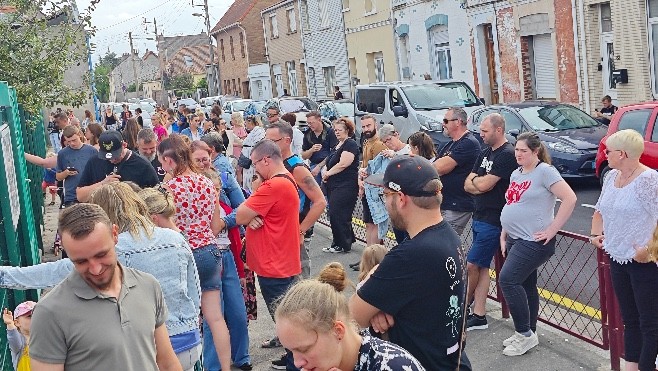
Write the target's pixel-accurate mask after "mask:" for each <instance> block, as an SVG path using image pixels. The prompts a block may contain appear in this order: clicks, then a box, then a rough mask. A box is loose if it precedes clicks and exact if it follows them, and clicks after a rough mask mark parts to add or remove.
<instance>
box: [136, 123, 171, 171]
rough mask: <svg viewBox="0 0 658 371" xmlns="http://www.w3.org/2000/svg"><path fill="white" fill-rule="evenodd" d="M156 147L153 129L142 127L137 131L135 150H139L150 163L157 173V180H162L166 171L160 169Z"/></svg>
mask: <svg viewBox="0 0 658 371" xmlns="http://www.w3.org/2000/svg"><path fill="white" fill-rule="evenodd" d="M157 149H158V138H157V137H156V136H155V132H154V131H153V129H142V130H140V131H139V133H137V151H139V154H140V156H142V157H144V158H145V159H147V160H148V161H149V162H150V163H151V166H153V169H154V170H155V172H156V174H158V181H159V182H162V179H164V176H165V174H166V173H165V172H164V170H162V164H160V160H158V153H157V151H156V150H157Z"/></svg>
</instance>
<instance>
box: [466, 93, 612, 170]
mask: <svg viewBox="0 0 658 371" xmlns="http://www.w3.org/2000/svg"><path fill="white" fill-rule="evenodd" d="M491 113H500V114H501V115H503V117H504V118H505V130H506V132H507V138H508V140H509V141H510V143H514V142H515V141H516V136H517V135H519V134H520V133H523V132H526V131H534V132H536V133H537V134H538V135H539V138H541V140H542V142H544V144H545V145H546V147H547V148H548V150H549V152H550V155H551V159H552V162H553V165H554V166H555V167H556V168H557V169H558V171H559V172H560V174H562V177H564V178H582V177H594V176H595V160H596V152H597V149H598V146H599V142H600V141H601V139H602V138H603V136H605V134H606V132H607V130H608V127H607V126H605V125H602V124H601V123H600V122H598V121H596V120H594V119H593V118H592V117H591V116H590V115H588V114H587V113H585V112H583V111H581V110H579V109H578V108H576V107H574V106H571V105H568V104H561V103H557V102H544V101H527V102H522V103H512V104H507V105H495V106H488V107H484V108H481V109H478V110H476V111H474V112H473V113H472V114H471V116H470V119H469V123H468V128H469V130H471V131H473V132H475V133H479V132H480V123H482V121H483V120H484V118H485V117H487V115H489V114H491Z"/></svg>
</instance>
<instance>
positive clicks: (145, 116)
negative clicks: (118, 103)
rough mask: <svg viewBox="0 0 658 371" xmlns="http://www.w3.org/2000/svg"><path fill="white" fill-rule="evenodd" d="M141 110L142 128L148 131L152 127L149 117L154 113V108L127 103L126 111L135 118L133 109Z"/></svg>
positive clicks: (141, 104)
mask: <svg viewBox="0 0 658 371" xmlns="http://www.w3.org/2000/svg"><path fill="white" fill-rule="evenodd" d="M138 107H139V108H141V109H142V121H143V122H144V127H145V128H147V129H150V128H152V127H153V123H152V122H151V116H152V115H153V113H155V108H154V107H153V106H152V105H151V104H150V103H146V102H145V103H129V104H128V109H129V110H130V112H132V114H133V116H135V108H138Z"/></svg>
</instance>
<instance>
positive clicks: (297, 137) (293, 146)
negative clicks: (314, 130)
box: [290, 126, 304, 157]
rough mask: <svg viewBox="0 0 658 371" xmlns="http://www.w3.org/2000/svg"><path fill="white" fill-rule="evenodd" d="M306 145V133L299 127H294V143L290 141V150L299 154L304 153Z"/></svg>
mask: <svg viewBox="0 0 658 371" xmlns="http://www.w3.org/2000/svg"><path fill="white" fill-rule="evenodd" d="M303 145H304V133H302V131H301V130H299V129H298V128H297V126H293V127H292V143H290V150H291V151H292V153H294V154H296V155H297V156H300V157H301V155H302V146H303Z"/></svg>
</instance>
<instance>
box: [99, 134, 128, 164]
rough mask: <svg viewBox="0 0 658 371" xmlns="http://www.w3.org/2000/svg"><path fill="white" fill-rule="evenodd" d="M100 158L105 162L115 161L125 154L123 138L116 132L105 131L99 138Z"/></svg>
mask: <svg viewBox="0 0 658 371" xmlns="http://www.w3.org/2000/svg"><path fill="white" fill-rule="evenodd" d="M98 145H99V146H100V147H99V148H100V150H99V151H98V157H99V158H101V159H103V160H115V159H118V158H120V157H121V152H123V136H122V135H121V133H119V132H118V131H116V130H105V131H104V132H102V133H101V135H100V137H99V138H98Z"/></svg>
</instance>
